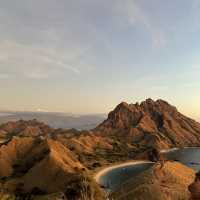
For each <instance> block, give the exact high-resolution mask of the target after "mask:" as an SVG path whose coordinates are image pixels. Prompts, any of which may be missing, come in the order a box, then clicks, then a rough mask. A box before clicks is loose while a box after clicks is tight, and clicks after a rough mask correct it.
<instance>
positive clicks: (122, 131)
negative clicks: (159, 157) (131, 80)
mask: <svg viewBox="0 0 200 200" xmlns="http://www.w3.org/2000/svg"><path fill="white" fill-rule="evenodd" d="M95 130H96V131H99V132H102V133H103V134H107V135H110V134H114V135H118V136H121V137H122V138H126V139H128V140H129V141H132V144H137V146H138V148H143V147H148V146H154V147H157V148H160V149H162V148H169V147H174V146H193V145H199V144H200V124H199V123H198V122H196V121H194V120H192V119H190V118H188V117H186V116H184V115H183V114H181V113H179V112H178V111H177V109H176V108H175V107H173V106H171V105H170V104H168V103H167V102H165V101H163V100H157V101H153V100H152V99H147V100H146V101H144V102H142V103H141V104H138V103H136V104H127V103H124V102H123V103H121V104H119V105H118V106H117V107H116V108H115V109H114V111H112V112H110V113H109V115H108V119H107V120H105V121H104V122H103V123H102V124H100V125H99V126H98V127H97V128H96V129H95ZM138 144H139V145H138Z"/></svg>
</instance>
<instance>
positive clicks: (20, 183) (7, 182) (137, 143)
mask: <svg viewBox="0 0 200 200" xmlns="http://www.w3.org/2000/svg"><path fill="white" fill-rule="evenodd" d="M199 145H200V124H199V123H198V122H196V121H194V120H192V119H190V118H188V117H186V116H184V115H183V114H181V113H180V112H178V110H177V109H176V108H175V107H174V106H172V105H170V104H169V103H167V102H165V101H163V100H157V101H153V100H152V99H147V100H146V101H144V102H142V103H140V104H139V103H136V104H127V103H125V102H123V103H121V104H119V105H118V106H117V107H116V108H115V109H114V110H113V111H112V112H110V113H109V115H108V118H107V119H106V120H105V121H104V122H103V123H101V124H100V125H99V126H97V127H96V128H95V129H93V130H90V131H78V130H75V129H68V130H65V129H54V128H51V127H49V126H48V125H46V124H44V123H41V122H38V121H37V120H29V121H24V120H20V121H16V122H7V123H4V124H2V125H0V188H1V191H5V192H9V194H14V195H16V194H20V195H21V194H30V193H34V194H35V193H36V194H42V195H44V194H45V195H49V194H52V193H53V194H55V193H57V192H60V191H61V192H64V193H65V195H66V196H67V195H75V196H76V195H78V196H76V198H80V195H82V193H80V192H79V193H78V194H77V192H76V191H82V189H80V188H83V191H85V190H89V191H90V192H89V195H90V196H91V195H92V197H91V198H89V199H88V200H92V198H93V199H98V197H100V198H99V199H103V193H102V192H101V190H100V188H99V187H98V186H97V185H96V184H95V183H94V181H93V180H92V178H91V176H90V174H92V173H94V172H95V170H96V169H98V168H100V167H104V166H106V165H109V164H111V163H116V162H123V161H127V160H130V159H141V158H145V159H148V156H147V155H148V151H149V149H152V148H156V149H167V148H172V147H183V146H184V147H185V146H199ZM171 166H172V165H170V164H169V169H170V170H171V168H170V167H171ZM172 168H173V166H172ZM181 168H182V167H180V169H181ZM170 170H167V171H165V172H163V173H168V172H169V171H170ZM186 171H187V169H186ZM85 175H86V177H87V178H85ZM176 175H177V174H176ZM88 177H89V178H88ZM170 177H171V176H170ZM175 179H177V176H176V177H175ZM161 182H162V180H161ZM167 184H168V183H167ZM169 184H171V182H169ZM85 187H86V188H87V189H85ZM77 188H78V189H77ZM92 188H95V189H94V191H93V189H92ZM156 188H157V189H158V190H159V189H160V186H156ZM181 188H183V185H181ZM169 192H170V191H169ZM97 193H98V195H96V194H97ZM0 195H1V193H0ZM95 195H96V196H95ZM186 195H187V194H186ZM84 198H85V197H84ZM84 198H83V199H84ZM69 199H70V198H69ZM80 199H81V198H80ZM81 200H82V199H81Z"/></svg>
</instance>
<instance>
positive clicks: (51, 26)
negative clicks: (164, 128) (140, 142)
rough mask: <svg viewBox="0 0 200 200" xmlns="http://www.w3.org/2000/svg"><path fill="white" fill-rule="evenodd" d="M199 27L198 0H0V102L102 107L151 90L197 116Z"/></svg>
mask: <svg viewBox="0 0 200 200" xmlns="http://www.w3.org/2000/svg"><path fill="white" fill-rule="evenodd" d="M199 35H200V1H199V0H190V1H188V0H173V1H172V0H168V1H162V0H123V1H122V0H84V1H83V0H73V1H72V0H71V1H70V0H59V1H56V0H42V1H40V0H20V2H19V1H13V0H6V1H5V0H0V84H1V104H0V108H1V109H9V110H37V109H42V110H48V111H62V112H74V113H104V112H108V111H110V110H111V109H113V107H114V106H115V105H116V104H118V103H119V102H121V101H127V102H136V101H142V100H144V99H146V98H148V97H151V98H153V99H157V98H163V99H165V100H167V101H169V102H171V103H172V104H174V105H176V106H177V107H178V108H179V109H180V110H181V111H182V112H184V113H185V114H187V115H189V116H191V117H195V118H196V119H200V104H199V102H200V92H199V91H200V81H199V76H200V37H199Z"/></svg>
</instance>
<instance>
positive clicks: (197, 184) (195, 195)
mask: <svg viewBox="0 0 200 200" xmlns="http://www.w3.org/2000/svg"><path fill="white" fill-rule="evenodd" d="M188 190H189V191H190V194H191V195H190V200H199V199H200V171H198V172H197V173H196V174H195V180H194V182H193V183H192V184H190V185H189V186H188Z"/></svg>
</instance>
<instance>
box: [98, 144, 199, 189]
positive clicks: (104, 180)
mask: <svg viewBox="0 0 200 200" xmlns="http://www.w3.org/2000/svg"><path fill="white" fill-rule="evenodd" d="M163 154H164V155H165V157H166V158H167V159H168V160H174V161H178V162H180V163H182V164H184V165H186V166H188V167H190V168H192V169H194V170H195V171H199V170H200V148H198V147H196V148H183V149H174V150H172V151H169V152H166V153H163ZM152 165H153V163H149V162H146V163H137V164H132V165H128V166H123V167H118V168H114V169H112V170H110V171H107V172H106V173H105V174H103V175H102V176H101V177H100V178H99V181H98V183H99V184H100V185H101V186H103V187H105V188H106V190H108V191H114V190H116V189H117V188H118V187H119V186H120V185H121V184H123V183H124V182H126V181H127V180H129V179H131V178H133V177H134V176H136V175H138V174H140V173H141V172H143V171H145V170H147V169H148V168H150V167H151V166H152Z"/></svg>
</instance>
